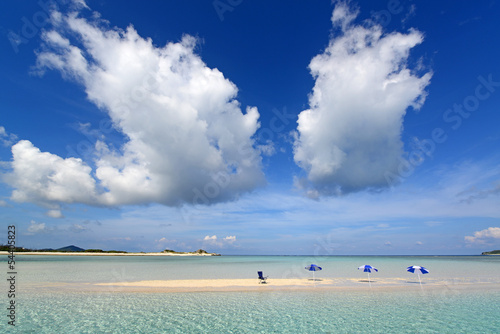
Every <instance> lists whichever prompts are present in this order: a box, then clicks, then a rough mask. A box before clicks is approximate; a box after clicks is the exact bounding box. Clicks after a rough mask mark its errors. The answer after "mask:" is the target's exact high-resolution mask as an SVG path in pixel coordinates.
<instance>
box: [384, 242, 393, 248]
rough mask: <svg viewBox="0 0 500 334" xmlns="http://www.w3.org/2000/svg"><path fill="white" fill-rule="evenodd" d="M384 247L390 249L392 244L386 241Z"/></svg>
mask: <svg viewBox="0 0 500 334" xmlns="http://www.w3.org/2000/svg"><path fill="white" fill-rule="evenodd" d="M384 245H385V246H387V247H392V242H390V241H386V242H385V244H384Z"/></svg>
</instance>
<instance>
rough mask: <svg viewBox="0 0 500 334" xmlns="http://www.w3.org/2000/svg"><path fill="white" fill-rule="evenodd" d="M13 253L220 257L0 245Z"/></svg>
mask: <svg viewBox="0 0 500 334" xmlns="http://www.w3.org/2000/svg"><path fill="white" fill-rule="evenodd" d="M8 251H14V252H15V253H25V254H30V255H166V256H221V255H220V254H217V253H209V252H207V251H205V250H203V249H198V250H197V251H194V252H176V251H174V250H171V249H165V250H164V251H161V252H151V253H146V252H138V253H129V252H126V251H117V250H108V251H105V250H102V249H83V248H80V247H77V246H75V245H70V246H66V247H61V248H57V249H52V248H45V249H29V248H24V247H14V249H12V250H11V249H10V248H9V246H8V245H0V252H8Z"/></svg>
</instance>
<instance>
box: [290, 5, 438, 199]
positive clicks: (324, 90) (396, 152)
mask: <svg viewBox="0 0 500 334" xmlns="http://www.w3.org/2000/svg"><path fill="white" fill-rule="evenodd" d="M356 16H357V12H356V11H354V10H352V9H351V8H349V6H348V5H347V4H346V3H338V4H337V6H336V8H335V9H334V11H333V15H332V23H333V25H334V27H335V28H338V29H340V34H339V35H338V36H337V37H334V38H332V39H331V40H330V42H329V45H328V47H327V48H326V50H325V51H324V52H323V53H321V54H319V55H317V56H316V57H314V58H313V59H312V60H311V63H310V64H309V68H310V70H311V74H312V75H313V77H314V78H315V80H316V81H315V85H314V88H313V91H312V93H311V94H310V96H309V106H310V108H309V109H307V110H304V111H302V112H301V113H300V115H299V119H298V126H297V133H296V138H295V144H294V159H295V162H296V163H297V164H298V165H299V166H300V167H301V168H302V169H304V170H305V172H306V173H307V179H301V180H298V181H297V185H298V186H299V187H301V188H303V189H306V190H307V192H308V195H309V196H311V197H318V196H322V195H339V194H343V193H349V192H354V191H360V190H363V189H377V188H381V187H384V186H387V185H388V182H387V179H386V177H387V175H391V173H396V174H397V170H398V166H399V164H400V163H401V159H403V153H404V150H403V143H402V141H401V132H402V129H403V117H404V115H405V113H406V110H407V108H408V107H413V108H415V109H418V108H420V107H421V106H422V104H423V102H424V100H425V97H426V92H425V88H426V87H427V85H428V84H429V82H430V78H431V73H426V74H424V75H422V76H419V75H417V74H415V73H414V72H413V71H412V70H411V69H410V68H409V66H408V57H409V52H410V50H411V49H412V48H413V47H414V46H416V45H417V44H419V43H421V42H422V41H423V36H422V34H421V33H419V32H418V31H415V30H410V31H409V32H408V33H407V34H402V33H390V34H384V33H383V31H382V27H380V26H378V25H376V24H373V23H369V22H367V23H366V24H364V25H356V24H354V23H353V21H354V19H355V18H356Z"/></svg>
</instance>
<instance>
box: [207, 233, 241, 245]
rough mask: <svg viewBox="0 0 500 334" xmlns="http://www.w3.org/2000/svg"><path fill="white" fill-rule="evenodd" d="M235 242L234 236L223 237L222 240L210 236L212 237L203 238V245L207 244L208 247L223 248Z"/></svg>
mask: <svg viewBox="0 0 500 334" xmlns="http://www.w3.org/2000/svg"><path fill="white" fill-rule="evenodd" d="M235 241H236V236H234V235H230V236H227V237H224V238H222V239H219V238H217V236H216V235H212V236H209V235H207V236H205V238H203V243H204V244H207V245H210V246H217V247H224V246H227V245H232V244H234V242H235Z"/></svg>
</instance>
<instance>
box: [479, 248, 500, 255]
mask: <svg viewBox="0 0 500 334" xmlns="http://www.w3.org/2000/svg"><path fill="white" fill-rule="evenodd" d="M481 255H500V249H499V250H494V251H491V252H482V253H481Z"/></svg>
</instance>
